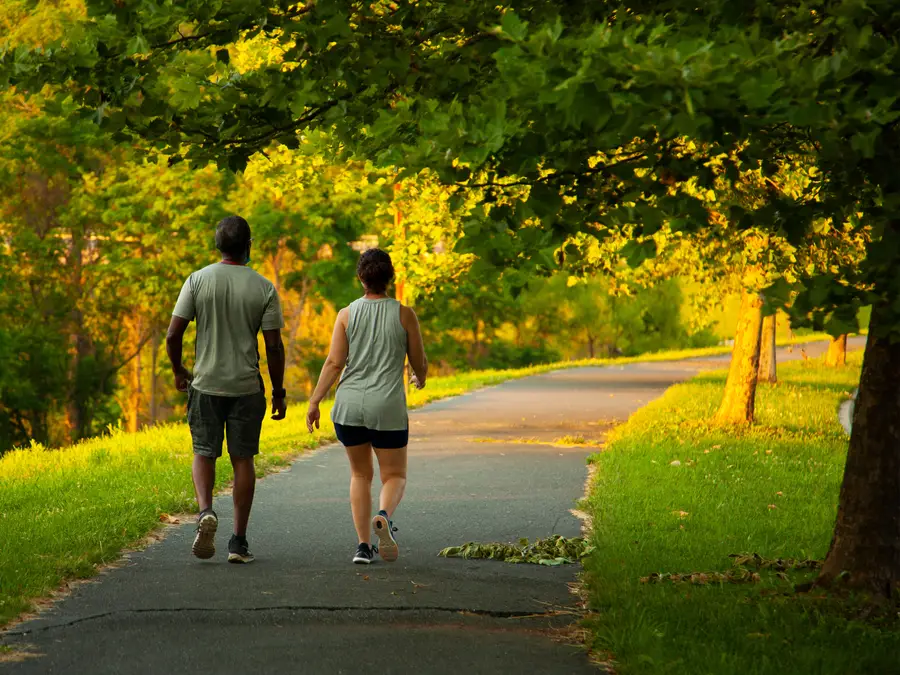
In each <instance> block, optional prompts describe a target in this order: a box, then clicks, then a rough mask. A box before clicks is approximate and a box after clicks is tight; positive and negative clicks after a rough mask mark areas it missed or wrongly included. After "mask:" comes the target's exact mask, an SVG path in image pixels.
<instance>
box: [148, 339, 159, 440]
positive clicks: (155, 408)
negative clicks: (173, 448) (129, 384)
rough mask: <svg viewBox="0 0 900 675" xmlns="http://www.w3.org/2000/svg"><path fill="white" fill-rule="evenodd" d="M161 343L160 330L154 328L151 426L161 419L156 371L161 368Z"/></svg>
mask: <svg viewBox="0 0 900 675" xmlns="http://www.w3.org/2000/svg"><path fill="white" fill-rule="evenodd" d="M160 342H161V340H160V333H159V329H158V328H157V327H155V326H154V328H153V337H152V339H151V340H150V424H156V420H158V419H159V377H157V372H156V369H157V368H158V367H159V347H160Z"/></svg>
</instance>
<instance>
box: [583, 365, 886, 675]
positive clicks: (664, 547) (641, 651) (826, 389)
mask: <svg viewBox="0 0 900 675" xmlns="http://www.w3.org/2000/svg"><path fill="white" fill-rule="evenodd" d="M848 362H849V365H848V367H846V368H843V369H829V368H825V367H824V366H823V365H822V363H821V361H819V360H811V361H808V362H805V363H804V362H795V363H790V364H786V365H782V366H779V380H780V382H779V384H778V385H776V386H771V387H765V388H761V389H760V391H759V394H758V398H757V419H758V424H757V425H755V426H754V427H752V428H750V429H745V430H727V429H723V428H721V427H716V426H714V425H712V424H711V423H710V422H709V420H710V419H711V417H712V415H713V413H714V412H715V409H716V406H717V404H718V402H719V401H720V400H721V395H722V387H723V385H724V379H725V374H724V373H711V374H706V375H701V376H699V377H697V378H696V379H694V380H692V381H690V382H689V383H686V384H682V385H678V386H676V387H673V388H672V389H670V390H669V391H668V392H667V393H666V395H665V396H663V397H662V398H661V399H659V400H657V401H655V402H654V403H651V404H650V405H648V406H647V407H646V408H644V409H642V410H641V411H639V412H638V413H637V414H635V415H634V416H633V417H632V418H631V419H630V420H629V421H628V422H627V423H626V424H624V425H623V426H621V427H619V428H618V429H617V430H615V431H614V433H613V434H612V436H611V438H610V439H609V443H608V445H607V448H608V449H607V451H606V452H603V453H600V454H598V455H596V456H595V458H594V462H595V466H596V469H597V472H596V476H595V482H594V484H593V486H592V490H591V494H590V497H589V500H588V502H589V503H588V507H589V511H590V513H591V515H592V517H593V528H594V530H593V535H592V536H593V543H594V545H595V546H596V550H595V552H594V553H593V554H592V556H591V557H590V559H589V560H588V561H587V562H586V572H587V574H586V579H587V589H588V593H589V597H590V601H591V604H592V606H593V608H594V609H595V610H596V612H595V614H593V615H592V617H591V618H590V619H589V621H588V623H589V626H590V629H591V631H592V634H593V646H594V647H595V649H597V650H598V651H599V652H601V653H606V654H609V655H610V657H611V659H612V660H613V663H614V668H615V670H616V672H617V673H621V674H622V675H630V674H637V673H653V674H654V675H656V674H665V675H676V674H677V675H681V674H684V675H702V674H706V673H710V674H719V673H721V674H731V673H740V674H741V675H754V674H763V673H765V674H769V673H772V674H776V673H777V674H778V675H782V674H785V673H804V674H805V673H816V674H825V675H827V674H832V673H833V674H834V675H837V674H840V675H849V674H852V673H860V674H862V673H879V674H881V673H897V672H900V659H898V657H897V654H898V650H900V631H898V630H897V629H898V626H897V624H896V623H893V624H891V623H890V622H888V624H887V625H881V626H879V624H878V623H877V622H871V621H870V622H868V623H866V622H862V621H857V620H853V619H852V616H853V611H854V610H853V602H852V601H844V602H842V601H839V600H836V599H829V598H824V597H822V596H821V595H820V594H811V596H801V595H797V594H795V593H793V585H792V584H793V583H796V582H798V581H805V580H809V579H810V578H811V575H812V574H814V573H812V572H808V571H791V572H788V573H787V574H786V575H785V577H779V576H778V575H777V574H775V573H774V572H772V571H765V570H763V571H761V572H760V574H761V579H760V580H759V582H758V583H751V584H747V583H740V584H737V583H724V584H720V583H707V584H702V585H698V584H691V583H684V582H682V583H673V582H671V581H664V582H662V583H646V582H643V583H642V581H641V580H642V578H646V577H648V576H649V575H651V574H654V573H657V574H673V573H676V574H682V575H684V574H690V573H692V572H703V573H709V572H726V571H728V570H729V569H732V561H731V560H730V559H729V558H728V556H729V554H737V553H758V554H760V555H761V556H763V557H765V558H770V559H771V558H779V557H782V558H788V557H791V558H799V559H806V558H812V559H818V560H821V559H822V558H823V557H824V556H825V554H826V552H827V549H828V545H829V543H830V539H831V533H832V528H833V525H834V518H835V514H836V509H837V498H838V491H839V487H840V481H841V476H842V472H843V465H844V460H845V457H846V450H847V439H846V436H845V435H844V433H843V431H842V429H841V427H840V425H839V423H838V421H837V415H836V412H837V408H838V406H839V405H840V403H841V402H842V401H844V400H846V398H847V396H848V395H849V393H850V392H851V391H852V390H853V389H854V387H855V386H856V384H857V382H858V377H859V367H860V362H861V354H860V353H859V352H856V353H852V354H851V355H849V358H848ZM672 462H678V463H679V464H677V465H673V464H672ZM750 571H756V570H755V569H751V570H750Z"/></svg>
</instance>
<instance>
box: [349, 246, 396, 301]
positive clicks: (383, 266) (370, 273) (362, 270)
mask: <svg viewBox="0 0 900 675" xmlns="http://www.w3.org/2000/svg"><path fill="white" fill-rule="evenodd" d="M356 274H357V275H358V276H359V278H360V280H361V281H362V282H363V284H365V286H366V290H368V291H369V292H370V293H384V292H385V291H386V290H387V286H388V284H389V283H391V280H392V279H393V278H394V264H393V263H392V262H391V256H389V255H388V254H387V253H386V252H384V251H382V250H381V249H380V248H370V249H369V250H368V251H366V252H365V253H363V254H362V255H361V256H360V257H359V262H358V263H357V264H356Z"/></svg>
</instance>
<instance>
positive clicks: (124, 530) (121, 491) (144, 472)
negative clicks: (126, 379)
mask: <svg viewBox="0 0 900 675" xmlns="http://www.w3.org/2000/svg"><path fill="white" fill-rule="evenodd" d="M816 337H819V338H821V336H806V337H805V338H801V340H806V341H809V340H812V339H815V338H816ZM728 351H729V348H728V347H714V348H710V349H695V350H686V351H674V352H662V353H658V354H651V355H646V356H644V357H638V358H631V359H616V360H603V359H595V360H590V361H578V362H566V363H557V364H546V365H539V366H534V367H531V368H522V369H517V370H485V371H475V372H469V373H463V374H459V375H455V376H451V377H443V378H434V379H432V380H430V381H429V383H428V387H427V388H426V389H424V390H422V391H413V392H411V393H410V405H411V406H412V407H417V406H421V405H425V404H426V403H428V402H430V401H434V400H436V399H441V398H446V397H449V396H456V395H459V394H463V393H465V392H468V391H471V390H473V389H478V388H480V387H485V386H489V385H493V384H498V383H500V382H503V381H506V380H510V379H515V378H520V377H526V376H528V375H535V374H539V373H543V372H548V371H551V370H558V369H560V368H573V367H579V366H586V365H594V366H596V365H608V364H610V363H616V364H622V363H630V362H635V361H660V360H671V359H680V358H691V357H702V356H709V355H714V354H724V353H728ZM304 412H305V408H304V407H303V406H301V405H295V406H294V407H293V408H291V409H290V410H289V412H288V418H287V420H285V421H284V422H280V423H274V422H271V421H269V420H267V421H266V424H265V425H264V427H263V436H262V441H261V455H260V457H259V460H258V462H257V468H258V473H259V474H260V475H263V474H265V473H267V472H269V471H272V470H276V469H277V468H279V467H283V466H285V465H287V464H289V463H290V462H291V461H292V460H293V459H294V458H295V457H296V456H297V455H298V454H300V453H301V452H303V451H304V450H307V449H310V448H314V447H317V446H318V445H320V444H321V443H322V442H326V441H330V440H333V439H334V434H333V429H332V428H331V425H330V423H329V422H328V421H327V420H328V419H329V410H328V406H327V405H326V406H324V407H323V415H322V417H323V425H322V431H321V432H319V433H318V434H316V435H312V434H309V433H307V431H306V428H305V423H304ZM190 460H191V447H190V437H189V435H188V432H187V429H186V428H185V426H184V425H183V424H175V425H168V426H162V427H155V428H153V429H149V430H146V431H142V432H139V433H137V434H126V433H115V434H113V435H111V436H107V437H103V438H98V439H93V440H90V441H87V442H84V443H80V444H78V445H76V446H73V447H68V448H61V449H57V450H47V449H44V448H41V447H39V446H37V447H32V448H25V449H21V450H15V451H12V452H9V453H6V454H5V455H3V456H2V457H0V626H2V625H3V624H5V623H7V622H8V621H10V620H11V619H13V618H15V617H16V616H18V615H19V614H21V613H22V612H25V611H28V609H29V608H30V607H31V603H32V601H33V600H34V599H35V598H39V597H43V596H47V595H49V594H50V593H52V592H53V591H54V590H55V589H56V588H58V587H59V585H60V583H61V582H63V581H64V580H66V579H75V578H84V577H89V576H91V575H92V574H94V573H95V571H96V569H97V567H98V566H99V565H103V564H105V563H109V562H111V561H113V560H115V559H116V558H117V557H118V556H119V555H120V553H121V551H122V549H123V548H127V547H130V546H134V545H135V544H136V543H137V542H140V541H141V540H142V539H143V538H144V537H146V536H147V535H148V534H149V533H150V532H152V531H153V530H154V529H156V528H157V527H159V524H160V520H161V518H164V514H171V513H180V512H185V511H191V510H193V508H194V497H193V489H192V487H191V482H190V472H189V465H190ZM231 478H232V475H231V467H230V465H229V463H228V462H227V461H223V462H220V463H219V471H218V475H217V478H216V485H217V488H220V489H221V488H222V487H224V486H225V485H227V484H228V483H229V482H230V481H231Z"/></svg>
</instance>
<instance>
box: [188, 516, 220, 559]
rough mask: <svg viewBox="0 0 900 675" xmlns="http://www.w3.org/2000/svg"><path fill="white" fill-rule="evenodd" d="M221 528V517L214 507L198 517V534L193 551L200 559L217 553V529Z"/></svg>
mask: <svg viewBox="0 0 900 675" xmlns="http://www.w3.org/2000/svg"><path fill="white" fill-rule="evenodd" d="M217 529H219V518H218V516H216V512H215V511H213V510H212V509H207V510H206V511H203V512H202V513H201V514H200V516H199V517H198V518H197V535H196V536H195V537H194V545H193V546H191V553H193V554H194V555H195V556H196V557H198V558H200V560H209V559H210V558H212V557H213V556H214V555H215V554H216V530H217Z"/></svg>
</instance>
